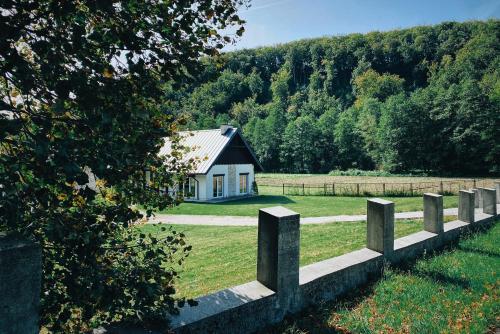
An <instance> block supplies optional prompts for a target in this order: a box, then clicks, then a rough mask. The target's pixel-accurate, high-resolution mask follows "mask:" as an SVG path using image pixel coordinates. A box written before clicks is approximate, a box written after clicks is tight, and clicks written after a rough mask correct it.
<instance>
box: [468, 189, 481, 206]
mask: <svg viewBox="0 0 500 334" xmlns="http://www.w3.org/2000/svg"><path fill="white" fill-rule="evenodd" d="M470 191H472V192H473V193H474V207H475V208H479V207H480V206H479V198H481V194H480V193H481V192H480V191H479V189H477V188H472V189H471V190H470Z"/></svg>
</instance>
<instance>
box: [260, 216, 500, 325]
mask: <svg viewBox="0 0 500 334" xmlns="http://www.w3.org/2000/svg"><path fill="white" fill-rule="evenodd" d="M499 240H500V224H496V226H494V227H493V228H492V229H491V230H489V231H488V232H486V233H484V234H477V235H475V236H472V237H471V238H470V239H465V240H462V241H460V243H459V244H458V246H457V247H456V248H454V249H449V250H447V251H445V252H443V253H442V254H440V255H437V256H434V257H429V258H424V259H421V260H419V261H417V262H416V264H414V265H411V266H409V267H408V268H406V270H403V269H401V268H399V269H397V268H388V269H386V270H385V272H384V276H383V278H382V279H381V280H379V281H378V282H376V283H374V284H372V285H369V286H367V287H365V288H363V289H360V290H357V291H354V292H352V293H351V294H350V295H347V296H344V297H343V298H342V299H340V300H338V301H336V302H332V303H328V304H324V305H319V306H317V307H315V308H313V309H309V310H306V311H304V312H303V313H301V314H300V315H298V316H295V317H294V318H293V319H291V318H289V319H287V320H286V321H284V322H283V323H281V324H280V325H278V326H276V327H274V328H271V329H269V330H268V331H267V333H272V334H276V333H287V334H299V333H300V334H302V333H311V334H313V333H496V331H495V329H496V328H498V327H500V299H499V291H500V290H499V288H500V278H499V276H498V270H499V268H500V246H499V244H498V241H499Z"/></svg>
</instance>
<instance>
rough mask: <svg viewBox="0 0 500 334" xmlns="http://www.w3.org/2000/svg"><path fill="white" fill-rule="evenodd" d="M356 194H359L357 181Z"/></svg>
mask: <svg viewBox="0 0 500 334" xmlns="http://www.w3.org/2000/svg"><path fill="white" fill-rule="evenodd" d="M356 194H357V195H358V196H359V183H356Z"/></svg>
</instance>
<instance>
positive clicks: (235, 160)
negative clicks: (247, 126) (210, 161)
mask: <svg viewBox="0 0 500 334" xmlns="http://www.w3.org/2000/svg"><path fill="white" fill-rule="evenodd" d="M238 164H252V165H254V168H255V170H256V171H261V170H262V166H261V165H260V163H259V162H258V161H257V159H256V158H255V156H254V155H253V152H252V151H251V150H250V147H249V146H248V144H247V143H246V142H245V141H244V139H243V138H242V137H241V135H240V133H239V132H236V134H235V135H234V136H233V138H232V139H231V141H230V142H229V143H228V144H227V145H226V147H225V148H224V150H223V151H222V152H221V154H220V155H219V156H218V157H217V159H216V160H215V162H214V165H238Z"/></svg>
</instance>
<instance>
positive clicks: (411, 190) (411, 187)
mask: <svg viewBox="0 0 500 334" xmlns="http://www.w3.org/2000/svg"><path fill="white" fill-rule="evenodd" d="M410 195H411V196H413V183H410Z"/></svg>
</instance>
